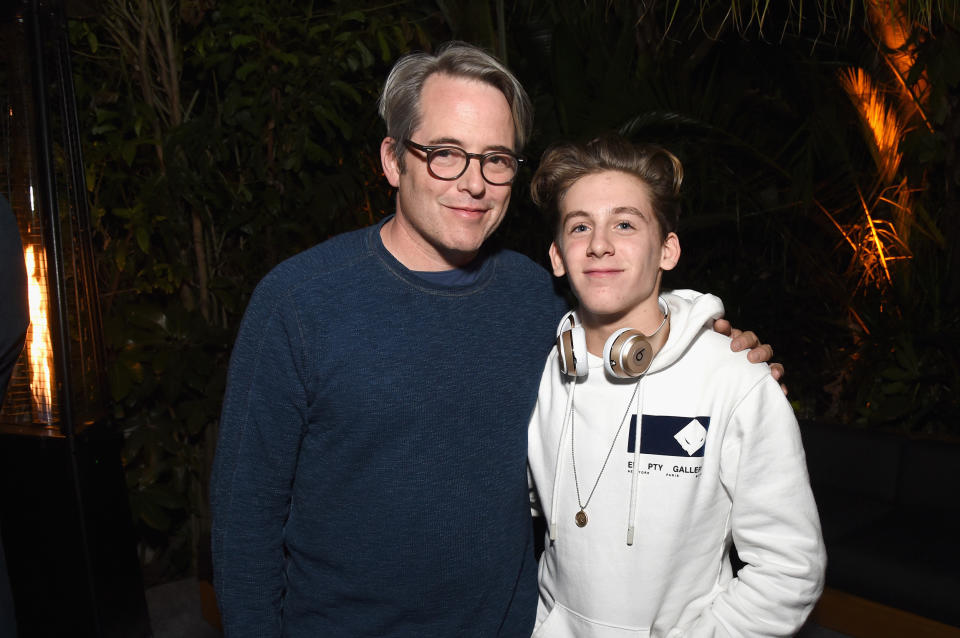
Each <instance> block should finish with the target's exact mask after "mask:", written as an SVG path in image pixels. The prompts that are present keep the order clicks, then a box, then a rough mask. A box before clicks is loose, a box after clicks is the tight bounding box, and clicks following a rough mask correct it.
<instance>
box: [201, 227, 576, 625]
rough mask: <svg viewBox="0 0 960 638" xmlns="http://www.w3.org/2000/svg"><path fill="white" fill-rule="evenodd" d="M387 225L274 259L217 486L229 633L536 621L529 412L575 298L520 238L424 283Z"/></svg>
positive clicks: (220, 577) (260, 291) (216, 549)
mask: <svg viewBox="0 0 960 638" xmlns="http://www.w3.org/2000/svg"><path fill="white" fill-rule="evenodd" d="M379 230H380V225H377V226H374V227H370V228H366V229H362V230H359V231H355V232H352V233H347V234H344V235H340V236H338V237H335V238H333V239H331V240H329V241H327V242H324V243H323V244H320V245H319V246H316V247H314V248H313V249H311V250H309V251H306V252H304V253H302V254H300V255H298V256H296V257H294V258H292V259H290V260H288V261H286V262H284V263H283V264H281V265H280V266H278V267H277V268H276V269H274V270H273V271H272V272H271V273H270V274H269V275H267V277H266V278H264V280H263V281H262V282H261V283H260V285H259V286H258V287H257V290H256V291H255V293H254V295H253V298H252V300H251V302H250V305H249V307H248V308H247V312H246V315H245V317H244V320H243V324H242V326H241V329H240V334H239V336H238V338H237V343H236V345H235V347H234V351H233V356H232V359H231V363H230V375H229V381H228V387H227V393H226V397H225V401H224V407H223V414H222V418H221V424H220V441H219V445H218V448H217V456H216V462H215V465H214V476H213V480H212V490H211V501H212V508H213V516H214V520H213V553H214V576H215V584H216V588H217V594H218V599H219V603H220V606H221V611H222V613H223V616H224V622H225V629H226V632H227V636H281V635H282V636H289V637H299V636H304V637H306V636H310V637H311V638H312V637H316V636H418V637H424V636H443V637H448V636H461V635H463V636H484V637H487V636H497V635H500V636H529V634H530V631H531V629H532V627H533V621H534V615H535V613H536V582H535V581H536V578H535V571H536V569H535V563H534V557H533V552H532V534H531V527H530V518H529V505H528V496H527V479H526V441H527V434H526V432H527V424H528V421H529V418H530V414H531V412H532V409H533V405H534V403H535V400H536V393H537V386H538V383H539V379H540V373H541V371H542V368H543V364H544V361H545V359H546V356H547V353H548V352H549V349H550V347H551V344H552V342H553V338H554V331H555V328H556V324H557V321H558V320H559V316H560V313H561V312H562V310H563V302H562V300H560V299H559V298H558V297H557V296H556V295H555V293H554V290H553V287H552V285H551V281H550V277H549V275H548V274H547V273H546V272H545V271H544V270H543V269H542V268H540V267H539V266H537V265H536V264H534V263H533V262H531V261H530V260H529V259H527V258H526V257H523V256H521V255H518V254H516V253H513V252H510V251H497V252H495V253H494V254H491V255H489V256H488V257H487V258H486V259H485V261H484V263H483V266H482V267H481V269H480V272H479V274H478V277H477V280H476V281H475V282H474V283H473V284H471V285H468V286H463V287H443V286H436V285H432V284H429V283H426V282H425V281H424V280H422V279H420V278H418V277H417V276H416V275H414V274H413V273H411V272H410V271H409V270H407V269H406V268H405V267H404V266H403V265H402V264H400V263H399V262H398V261H397V260H396V259H394V258H393V257H392V256H391V255H390V254H389V252H387V251H386V250H385V249H384V247H383V244H382V243H381V241H380V236H379Z"/></svg>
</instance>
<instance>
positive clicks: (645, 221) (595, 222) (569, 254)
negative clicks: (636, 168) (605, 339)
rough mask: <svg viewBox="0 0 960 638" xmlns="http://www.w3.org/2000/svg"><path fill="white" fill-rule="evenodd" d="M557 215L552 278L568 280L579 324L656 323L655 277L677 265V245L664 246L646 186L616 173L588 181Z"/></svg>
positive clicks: (672, 237) (577, 185)
mask: <svg viewBox="0 0 960 638" xmlns="http://www.w3.org/2000/svg"><path fill="white" fill-rule="evenodd" d="M559 210H560V229H559V233H558V236H557V238H556V240H555V241H554V243H553V244H552V245H551V246H550V260H551V262H552V264H553V273H554V274H555V275H556V276H558V277H561V276H563V275H567V277H568V278H569V281H570V285H571V286H572V287H573V291H574V292H575V293H576V295H577V298H578V299H579V301H580V310H579V312H580V316H581V318H582V319H583V320H584V322H585V323H595V322H596V323H603V324H609V323H614V322H615V323H619V324H621V325H630V326H631V327H635V328H637V329H638V330H643V329H644V326H645V325H646V324H647V323H650V322H651V321H656V322H658V321H659V318H660V315H659V311H658V310H657V294H658V293H659V287H660V270H661V269H663V270H670V269H671V268H673V267H674V266H675V265H676V264H677V260H678V259H679V257H680V242H679V240H678V239H677V236H676V234H674V233H669V234H668V235H667V238H666V239H665V240H663V239H661V230H660V224H659V223H658V221H657V218H656V216H655V214H654V212H653V207H652V206H651V204H650V197H649V194H648V192H647V186H646V185H645V184H644V183H643V182H642V181H641V180H640V179H639V178H637V177H635V176H633V175H629V174H627V173H621V172H619V171H605V172H602V173H595V174H592V175H587V176H585V177H582V178H580V179H579V180H577V181H576V182H574V183H573V185H572V186H571V187H570V188H569V189H568V190H567V192H566V194H565V195H564V196H563V197H562V198H561V200H560V205H559ZM654 327H656V324H655V323H654Z"/></svg>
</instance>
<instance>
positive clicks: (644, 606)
mask: <svg viewBox="0 0 960 638" xmlns="http://www.w3.org/2000/svg"><path fill="white" fill-rule="evenodd" d="M679 295H682V296H678V294H668V295H665V296H664V298H665V299H666V300H667V303H668V305H669V308H670V336H669V339H668V340H667V343H666V344H665V345H664V347H663V349H662V350H661V351H660V352H659V353H658V354H657V355H656V357H655V358H654V360H653V363H652V365H651V367H650V369H649V370H648V372H647V374H646V375H645V376H644V377H641V378H640V380H639V386H637V381H636V380H633V379H627V380H618V379H613V378H612V377H610V376H609V375H607V374H606V373H605V371H604V369H603V363H602V361H601V360H600V358H599V357H595V356H593V355H590V371H589V374H588V375H587V376H586V378H581V379H580V380H578V381H576V382H574V381H573V380H572V379H571V378H569V377H566V376H564V375H563V374H562V373H561V371H560V366H559V363H558V361H557V352H556V349H554V351H553V352H552V353H551V355H550V357H549V358H548V360H547V364H546V367H545V369H544V372H543V377H542V379H541V383H540V393H539V396H538V399H537V407H536V410H535V411H534V414H533V418H532V420H531V422H530V431H529V469H530V477H531V495H532V497H534V509H535V513H537V512H536V510H540V512H542V513H543V515H544V516H546V517H547V521H548V523H549V524H550V525H549V528H550V529H548V533H547V539H546V548H545V551H544V553H543V556H542V557H541V559H540V568H539V583H540V603H539V607H538V610H537V624H536V629H535V631H534V636H535V637H537V638H540V637H564V638H566V637H570V638H572V637H577V638H592V637H596V638H606V637H614V636H617V637H627V636H637V637H642V636H653V637H657V638H659V637H666V638H680V637H700V636H736V637H743V636H791V635H793V634H794V633H796V632H797V631H798V629H799V628H800V626H801V625H802V624H803V621H804V620H805V619H806V617H807V615H808V614H809V613H810V610H811V609H812V608H813V605H814V603H816V601H817V598H818V597H819V595H820V592H821V591H822V589H823V574H824V568H825V566H826V554H825V552H824V547H823V538H822V536H821V533H820V522H819V517H818V516H817V510H816V505H815V504H814V500H813V495H812V493H811V491H810V484H809V479H808V476H807V469H806V464H805V461H804V453H803V447H802V445H801V441H800V434H799V430H798V428H797V422H796V418H795V417H794V415H793V410H792V409H791V408H790V404H789V403H788V402H787V400H786V398H785V397H784V396H783V393H782V392H781V390H780V387H779V386H778V385H777V383H776V381H774V379H773V378H772V377H771V376H770V373H769V368H768V367H767V366H766V365H758V364H752V363H749V362H748V361H747V357H746V353H744V352H740V353H733V352H731V351H730V340H729V339H728V338H727V337H724V336H722V335H719V334H717V333H715V332H713V331H712V330H711V329H710V328H709V327H708V326H710V325H711V324H712V321H713V320H714V319H716V318H717V317H719V316H720V315H721V314H722V312H723V305H722V304H721V302H720V300H719V299H718V298H716V297H714V296H713V295H702V296H699V297H695V298H692V299H691V298H684V297H685V296H687V297H689V296H692V295H689V294H688V293H685V292H680V293H679ZM574 385H576V391H575V395H574V402H573V408H574V412H573V414H574V416H573V426H572V427H571V425H569V422H567V423H566V424H565V421H566V420H565V418H564V417H565V415H567V414H568V413H569V404H568V397H569V393H570V391H571V388H573V386H574ZM635 388H636V389H637V393H636V397H635V398H634V400H633V403H632V406H631V407H630V408H629V410H628V402H629V401H630V397H631V395H633V393H634V389H635ZM625 413H627V416H626V419H625V422H624V424H623V428H622V430H621V431H620V433H619V435H617V430H618V428H619V427H620V424H621V420H622V419H623V418H624V414H625ZM637 413H639V414H640V415H642V416H641V418H640V419H638V420H639V422H640V423H639V427H637V424H636V421H635V420H634V419H635V415H636V414H637ZM571 435H573V439H574V440H573V442H572V443H571ZM615 436H616V442H615V443H614V437H615ZM637 441H639V446H637V445H636V442H637ZM611 445H612V448H613V449H612V453H611V454H610V457H609V461H607V463H606V468H605V469H603V471H602V475H600V479H599V482H598V483H597V484H596V490H595V492H594V493H593V496H592V498H591V499H590V500H589V504H587V506H586V508H585V512H586V515H587V517H588V523H587V525H586V526H585V527H583V528H580V527H577V525H576V523H575V522H574V516H575V515H576V513H577V512H578V511H579V510H580V506H579V504H578V500H577V491H576V489H577V488H576V486H575V484H574V469H573V461H572V456H573V455H572V452H571V447H573V448H574V449H575V455H576V456H575V458H576V475H577V479H578V480H577V485H579V490H580V497H581V500H580V502H583V503H586V502H587V499H588V497H589V494H590V492H591V489H592V488H593V486H594V482H595V481H597V476H598V474H600V472H601V467H602V466H603V464H604V459H605V458H606V457H607V454H608V452H610V450H611ZM634 464H636V467H638V468H639V470H640V472H639V474H638V475H637V480H636V484H635V485H633V484H632V483H633V478H634V473H633V467H634ZM632 491H633V492H635V495H634V496H633V498H632V500H631V492H632ZM632 509H635V514H634V516H633V518H632V519H631V510H632ZM631 524H632V526H633V527H634V530H633V531H632V539H631V540H632V544H628V528H629V527H631ZM551 535H552V536H553V537H554V540H551V538H550V537H551ZM731 541H733V542H734V543H735V544H736V547H737V550H738V553H739V555H740V558H741V560H743V561H745V562H746V563H747V565H746V566H745V567H744V568H743V569H741V570H740V572H739V574H737V575H734V574H733V573H732V570H731V567H730V561H729V559H728V552H729V550H730V544H731Z"/></svg>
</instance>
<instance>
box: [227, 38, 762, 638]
mask: <svg viewBox="0 0 960 638" xmlns="http://www.w3.org/2000/svg"><path fill="white" fill-rule="evenodd" d="M380 112H381V115H382V116H383V118H384V120H385V121H386V124H387V135H388V137H386V138H385V139H384V140H383V143H382V144H381V149H380V151H381V160H382V163H383V169H384V173H385V175H386V177H387V180H388V181H389V182H390V184H391V185H392V186H394V187H395V188H396V189H397V197H396V211H395V214H394V215H392V216H390V217H388V218H387V219H385V220H383V221H382V222H380V223H379V224H377V225H375V226H373V227H370V228H365V229H362V230H359V231H354V232H351V233H346V234H344V235H340V236H338V237H334V238H333V239H331V240H329V241H327V242H324V243H323V244H320V245H319V246H316V247H314V248H313V249H311V250H308V251H306V252H304V253H302V254H300V255H297V256H296V257H293V258H292V259H290V260H288V261H286V262H284V263H283V264H281V265H280V266H278V267H277V268H276V269H274V270H273V271H272V272H271V273H270V274H268V275H267V277H265V278H264V280H263V281H262V282H261V283H260V285H259V286H258V287H257V290H256V291H255V293H254V295H253V298H252V299H251V301H250V305H249V307H248V309H247V312H246V315H245V317H244V321H243V325H242V326H241V329H240V333H239V336H238V338H237V343H236V345H235V347H234V352H233V356H232V359H231V364H230V375H229V379H228V386H227V393H226V396H225V399H224V407H223V415H222V418H221V424H220V441H219V444H218V448H217V457H216V462H215V464H214V471H213V477H212V489H211V505H212V510H213V519H214V520H213V534H212V536H213V541H212V543H213V558H214V580H215V586H216V588H217V594H218V600H219V603H220V608H221V612H222V616H223V620H224V628H225V630H226V634H227V636H241V635H249V636H280V635H283V636H331V635H343V636H398V635H401V636H461V635H466V636H496V635H501V636H527V635H529V633H530V630H531V629H532V627H533V621H534V614H535V610H536V604H537V603H536V584H535V577H534V573H535V562H534V557H533V551H532V547H533V539H532V534H531V525H530V520H529V508H528V494H527V483H526V426H527V423H528V420H529V417H530V414H531V412H532V409H533V405H534V401H535V399H536V392H537V378H538V377H539V373H540V371H541V369H542V366H543V361H544V359H545V357H546V355H547V353H548V351H549V349H550V346H551V344H552V342H553V339H554V328H555V326H556V322H557V320H558V319H559V317H560V315H561V314H562V312H563V311H564V310H565V307H564V303H563V302H562V300H561V299H560V298H559V297H558V296H557V295H556V294H555V292H554V290H553V286H552V282H551V280H550V276H549V275H548V274H547V273H546V272H545V271H544V270H543V269H542V268H540V267H539V266H537V265H536V264H534V263H533V262H532V261H530V260H529V259H527V258H525V257H523V256H521V255H518V254H516V253H513V252H511V251H506V250H497V249H495V248H492V247H490V246H487V245H486V244H485V242H486V240H487V238H489V237H490V235H491V233H493V231H494V230H495V229H496V228H497V226H498V225H499V223H500V222H501V220H502V219H503V215H504V213H505V211H506V209H507V205H508V203H509V200H510V194H511V184H512V182H513V179H514V178H515V176H516V172H517V169H518V167H519V163H520V160H519V158H518V155H517V154H518V153H519V152H520V150H521V149H522V147H523V144H524V143H525V142H526V140H527V138H528V136H529V133H530V123H531V107H530V102H529V99H528V97H527V96H526V93H525V92H524V90H523V88H522V87H521V86H520V84H519V82H518V81H517V80H516V78H514V76H513V75H512V74H511V73H510V72H509V71H508V70H507V69H506V68H505V67H504V66H503V65H502V64H500V63H499V62H498V61H497V60H495V59H494V58H492V57H491V56H489V55H487V54H486V53H484V52H482V51H480V50H479V49H477V48H475V47H472V46H469V45H465V44H460V43H452V44H451V45H449V46H446V47H444V48H443V49H442V50H440V51H438V53H437V55H427V54H415V55H412V56H407V57H405V58H403V59H401V60H400V61H399V62H398V63H397V64H396V65H395V66H394V68H393V70H392V71H391V73H390V76H389V77H388V78H387V81H386V84H385V86H384V90H383V95H382V97H381V102H380ZM747 337H748V338H747V341H752V339H753V337H752V335H747ZM769 352H770V351H769V348H765V349H762V350H761V351H760V352H759V353H758V354H759V355H760V357H761V358H763V357H764V355H766V356H769Z"/></svg>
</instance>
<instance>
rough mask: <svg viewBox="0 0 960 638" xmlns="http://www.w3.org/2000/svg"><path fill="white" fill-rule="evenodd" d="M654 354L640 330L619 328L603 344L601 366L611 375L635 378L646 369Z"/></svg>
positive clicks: (621, 377)
mask: <svg viewBox="0 0 960 638" xmlns="http://www.w3.org/2000/svg"><path fill="white" fill-rule="evenodd" d="M654 354H656V353H655V352H654V350H653V347H652V346H651V344H650V342H649V341H647V338H646V336H644V334H643V333H642V332H640V331H639V330H632V329H630V328H620V329H619V330H617V331H616V332H614V333H613V334H612V335H610V338H608V339H607V342H606V343H605V344H604V345H603V367H604V368H605V369H606V370H607V372H608V373H609V374H610V375H611V376H613V377H617V378H619V379H630V378H636V377H639V376H640V375H642V374H643V373H644V372H646V371H647V368H649V367H650V363H651V362H652V361H653V355H654Z"/></svg>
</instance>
